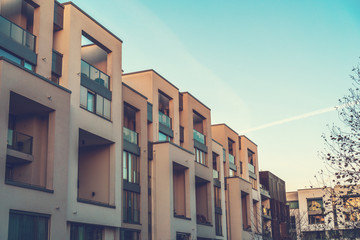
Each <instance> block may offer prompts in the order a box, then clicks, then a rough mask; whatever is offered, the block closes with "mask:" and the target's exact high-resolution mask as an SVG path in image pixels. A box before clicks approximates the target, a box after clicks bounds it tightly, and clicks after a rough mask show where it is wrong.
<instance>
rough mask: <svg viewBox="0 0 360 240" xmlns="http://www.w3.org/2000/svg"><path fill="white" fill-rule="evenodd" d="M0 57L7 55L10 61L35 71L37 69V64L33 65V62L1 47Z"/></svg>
mask: <svg viewBox="0 0 360 240" xmlns="http://www.w3.org/2000/svg"><path fill="white" fill-rule="evenodd" d="M0 57H5V58H7V59H9V60H10V61H12V62H15V63H17V64H19V65H21V66H23V67H24V68H26V69H28V70H30V71H34V69H35V66H34V65H32V64H31V63H29V62H27V61H25V60H23V59H21V58H19V57H17V56H15V55H13V54H12V53H9V52H7V51H5V50H2V49H1V48H0Z"/></svg>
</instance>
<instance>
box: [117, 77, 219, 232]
mask: <svg viewBox="0 0 360 240" xmlns="http://www.w3.org/2000/svg"><path fill="white" fill-rule="evenodd" d="M123 81H124V83H126V84H127V85H128V86H131V87H132V88H134V89H136V90H137V91H138V92H140V93H141V94H143V95H144V96H146V97H147V99H148V140H149V142H150V146H151V148H152V154H151V153H150V155H149V188H150V189H151V191H149V206H150V207H149V222H151V226H150V227H149V229H151V237H152V238H153V239H193V238H197V239H214V238H215V236H216V239H224V238H223V237H224V234H223V233H224V232H225V231H224V227H225V217H224V216H223V215H224V214H223V212H222V209H223V204H224V201H221V199H224V198H221V196H222V195H223V194H224V192H223V191H221V189H224V188H223V187H222V184H224V180H223V177H224V176H222V175H220V176H219V174H216V173H218V171H219V170H218V169H220V167H221V166H220V164H221V163H222V147H221V146H220V145H218V144H217V143H214V142H213V141H212V137H211V127H210V126H211V117H210V109H209V108H208V107H207V106H205V105H204V104H203V103H201V102H200V101H198V100H197V99H196V98H195V97H193V96H192V95H191V94H190V93H188V92H179V89H178V88H177V87H175V86H174V85H173V84H171V83H170V82H169V81H168V80H166V79H165V78H163V77H162V76H161V75H160V74H158V73H157V72H155V71H154V70H146V71H141V72H135V73H128V74H124V75H123ZM213 145H214V146H215V147H214V148H215V149H216V150H215V149H214V150H213ZM213 166H215V169H214V168H213ZM215 171H216V173H215ZM215 199H216V200H217V201H214V200H215ZM225 237H226V235H225ZM149 238H150V236H149Z"/></svg>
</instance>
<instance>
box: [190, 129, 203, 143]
mask: <svg viewBox="0 0 360 240" xmlns="http://www.w3.org/2000/svg"><path fill="white" fill-rule="evenodd" d="M193 131H194V140H196V141H198V142H199V143H202V144H205V136H204V135H203V134H202V133H200V132H198V131H196V130H195V129H194V130H193Z"/></svg>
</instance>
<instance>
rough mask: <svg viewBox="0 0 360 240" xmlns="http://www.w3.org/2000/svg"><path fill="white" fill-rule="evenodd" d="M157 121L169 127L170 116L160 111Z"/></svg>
mask: <svg viewBox="0 0 360 240" xmlns="http://www.w3.org/2000/svg"><path fill="white" fill-rule="evenodd" d="M159 122H160V123H161V124H163V125H165V126H167V127H168V128H171V118H170V117H169V116H167V115H165V114H164V113H162V112H159Z"/></svg>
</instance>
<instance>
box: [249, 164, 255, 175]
mask: <svg viewBox="0 0 360 240" xmlns="http://www.w3.org/2000/svg"><path fill="white" fill-rule="evenodd" d="M248 166H249V172H252V173H255V166H254V165H252V164H251V163H249V165H248Z"/></svg>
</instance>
